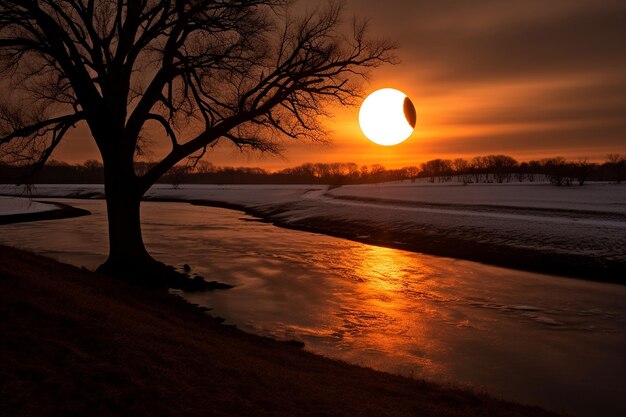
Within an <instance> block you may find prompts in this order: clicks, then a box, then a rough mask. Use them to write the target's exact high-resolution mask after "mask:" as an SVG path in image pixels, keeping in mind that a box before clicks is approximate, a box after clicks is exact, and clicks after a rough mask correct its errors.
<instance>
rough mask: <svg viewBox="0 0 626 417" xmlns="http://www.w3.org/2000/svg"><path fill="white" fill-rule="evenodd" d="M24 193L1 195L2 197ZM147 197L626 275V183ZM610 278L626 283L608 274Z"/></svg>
mask: <svg viewBox="0 0 626 417" xmlns="http://www.w3.org/2000/svg"><path fill="white" fill-rule="evenodd" d="M20 193H21V190H20V189H17V188H15V187H10V186H0V194H5V195H6V194H12V195H20ZM33 195H34V196H37V197H77V198H102V197H103V187H102V186H101V185H40V186H37V187H36V189H35V190H34V191H33ZM146 197H147V198H148V199H156V198H159V199H171V200H181V201H202V200H204V201H208V202H211V203H215V202H218V203H227V204H234V205H238V206H241V207H243V208H246V209H248V210H250V211H252V212H254V213H255V214H257V215H260V216H263V217H265V218H268V219H269V220H272V221H274V222H275V223H277V224H280V225H283V226H289V227H296V228H304V229H308V230H315V231H320V232H324V233H329V234H334V235H339V236H345V237H348V238H353V239H357V240H362V241H367V242H372V243H381V244H386V245H391V246H396V247H400V248H403V247H404V248H407V249H412V250H417V251H424V252H430V253H435V254H442V255H446V254H447V255H448V256H458V257H462V256H464V254H465V253H467V254H470V253H473V254H472V255H471V256H470V255H467V256H468V257H469V258H471V259H476V260H482V261H485V262H495V263H498V261H499V256H500V254H501V255H502V258H503V259H504V258H505V257H506V256H509V257H511V258H515V257H516V256H518V255H519V254H520V253H522V254H524V253H527V254H530V255H528V258H527V260H524V261H523V262H528V264H524V263H523V262H522V263H520V262H518V263H517V264H516V265H514V266H518V267H525V266H527V267H528V268H530V269H541V268H539V267H536V265H533V264H532V263H533V262H537V263H542V262H543V263H547V264H550V263H551V262H552V263H554V265H553V268H552V269H550V270H554V271H557V272H558V271H559V270H560V269H559V268H561V267H560V266H559V265H561V266H562V269H563V272H562V273H564V274H570V273H574V274H576V273H577V269H576V268H578V264H576V263H575V262H574V261H576V262H578V261H577V260H576V259H573V260H572V259H570V258H571V257H576V258H577V259H579V260H581V259H582V261H580V262H581V267H582V268H583V269H584V268H585V265H587V272H581V274H582V275H590V274H594V273H595V271H596V270H597V271H598V274H599V275H600V273H601V272H600V270H601V269H602V268H605V269H606V271H619V273H621V271H622V270H623V271H626V249H625V248H626V184H620V185H618V184H608V183H590V184H586V185H585V186H583V187H578V186H571V187H555V186H551V185H549V184H545V183H533V184H528V183H526V184H470V185H466V186H464V185H462V184H455V183H445V184H438V183H434V184H431V183H423V182H421V183H410V182H405V183H386V184H372V185H355V186H343V187H339V188H334V189H331V190H328V187H326V186H320V185H223V186H222V185H181V186H180V187H179V188H173V187H172V186H170V185H156V186H154V187H153V188H152V189H151V190H150V191H149V192H148V194H147V195H146ZM486 252H489V253H486ZM507 254H508V255H507ZM531 255H532V256H531ZM552 258H554V259H553V260H551V259H552ZM524 259H526V258H524ZM571 262H574V263H571ZM502 263H503V264H506V262H502ZM596 264H597V265H596ZM607 265H608V266H607ZM611 265H613V266H611ZM615 265H617V269H616V268H615ZM535 267H536V268H535ZM548 269H549V268H548ZM609 274H615V273H614V272H609ZM624 276H625V277H626V274H625V275H624ZM592 278H593V277H592ZM604 278H608V279H613V280H619V281H622V280H624V277H618V276H609V277H607V276H606V273H605V274H604Z"/></svg>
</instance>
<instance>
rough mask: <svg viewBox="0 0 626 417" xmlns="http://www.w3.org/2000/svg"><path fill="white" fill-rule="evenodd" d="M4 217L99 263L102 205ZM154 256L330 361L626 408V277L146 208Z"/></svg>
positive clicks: (612, 412)
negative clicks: (533, 267) (578, 274)
mask: <svg viewBox="0 0 626 417" xmlns="http://www.w3.org/2000/svg"><path fill="white" fill-rule="evenodd" d="M55 201H62V202H65V203H67V204H71V205H73V206H76V207H80V208H85V209H87V210H90V211H91V212H92V213H93V215H92V216H87V217H81V218H74V219H64V220H54V221H42V222H33V223H21V224H14V225H6V226H2V227H1V229H0V230H1V231H2V233H1V234H0V243H5V244H11V245H14V246H19V247H23V248H27V249H30V250H35V251H37V252H40V253H43V254H45V255H48V256H52V257H55V258H57V259H60V260H62V261H65V262H69V263H72V264H75V265H79V266H86V267H88V268H95V267H97V265H99V264H100V263H102V262H103V261H104V259H105V256H106V251H107V235H106V216H105V206H104V203H103V202H102V201H89V200H58V199H57V200H55ZM142 215H143V225H144V226H143V229H144V236H145V240H146V243H147V246H148V248H149V250H150V252H151V253H152V254H153V255H154V256H155V257H156V258H158V259H160V260H162V261H164V262H167V263H170V264H172V265H178V266H181V265H182V264H184V263H188V264H191V265H192V267H193V272H195V273H198V274H200V275H203V276H205V277H207V278H208V279H210V280H213V279H215V280H218V281H222V282H227V283H231V284H234V285H236V287H235V288H234V289H232V290H228V291H219V292H212V293H201V294H186V295H184V296H185V297H186V298H187V299H188V300H189V301H191V302H193V303H196V304H201V305H203V306H206V307H210V308H212V309H213V310H212V311H211V313H212V314H213V315H216V316H221V317H224V318H225V319H226V321H227V322H228V323H232V324H236V325H237V326H239V327H240V328H242V329H244V330H246V331H251V332H254V333H258V334H263V335H269V336H273V337H277V338H283V339H297V340H301V341H303V342H305V344H306V348H307V349H309V350H311V351H313V352H317V353H321V354H324V355H327V356H330V357H334V358H339V359H343V360H346V361H349V362H353V363H357V364H362V365H366V366H370V367H373V368H376V369H381V370H385V371H389V372H393V373H400V374H403V375H410V376H415V377H420V378H428V379H434V380H437V381H443V382H453V383H455V384H458V383H462V384H466V385H470V386H472V387H474V388H476V389H479V390H485V391H488V392H489V393H492V394H494V395H497V396H501V397H503V398H507V399H511V400H516V401H520V402H524V403H528V404H538V405H543V406H545V407H548V408H550V409H553V410H556V411H561V410H564V411H568V412H571V413H573V414H579V415H589V416H594V415H595V416H616V415H626V402H625V401H624V400H623V398H625V396H626V384H625V383H624V378H623V377H624V375H626V355H624V352H626V335H625V329H626V326H625V324H626V319H625V318H626V301H625V300H626V287H624V286H620V285H613V284H602V283H594V282H587V281H582V280H575V279H569V278H560V277H554V276H547V275H542V274H535V273H527V272H520V271H516V270H510V269H505V268H498V267H492V266H487V265H483V264H479V263H474V262H468V261H460V260H454V259H449V258H442V257H435V256H428V255H423V254H417V253H412V252H406V251H401V250H397V249H387V248H381V247H377V246H371V245H366V244H362V243H357V242H352V241H348V240H343V239H338V238H333V237H329V236H324V235H318V234H312V233H307V232H301V231H295V230H288V229H281V228H277V227H275V226H273V225H270V224H267V223H262V222H258V221H255V219H254V218H252V217H249V216H247V215H243V214H241V213H239V212H237V211H232V210H225V209H218V208H211V207H201V206H192V205H189V204H186V203H153V202H148V203H144V204H143V209H142Z"/></svg>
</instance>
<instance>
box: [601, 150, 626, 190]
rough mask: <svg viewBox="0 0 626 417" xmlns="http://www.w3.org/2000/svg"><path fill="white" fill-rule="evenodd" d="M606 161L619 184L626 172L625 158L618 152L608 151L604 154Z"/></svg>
mask: <svg viewBox="0 0 626 417" xmlns="http://www.w3.org/2000/svg"><path fill="white" fill-rule="evenodd" d="M606 162H607V164H608V165H609V168H610V170H611V173H612V175H613V178H614V179H615V182H617V183H618V184H621V182H622V179H623V178H624V174H625V173H626V158H624V157H622V156H621V155H620V154H618V153H610V154H608V155H607V156H606Z"/></svg>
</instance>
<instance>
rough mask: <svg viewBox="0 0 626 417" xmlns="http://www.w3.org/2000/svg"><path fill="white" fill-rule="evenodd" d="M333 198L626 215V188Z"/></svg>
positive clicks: (361, 190)
mask: <svg viewBox="0 0 626 417" xmlns="http://www.w3.org/2000/svg"><path fill="white" fill-rule="evenodd" d="M329 195H330V196H333V197H339V198H352V199H375V200H388V201H395V202H412V203H422V204H424V203H425V204H461V205H491V206H504V207H521V208H545V209H559V210H579V211H595V212H608V213H621V214H626V184H609V183H588V184H586V185H584V186H583V187H579V186H570V187H555V186H553V185H550V184H547V183H534V184H529V183H508V184H469V185H463V184H460V183H443V184H439V183H434V184H431V183H411V182H405V183H381V184H367V185H348V186H344V187H340V188H336V189H334V190H331V191H330V192H329Z"/></svg>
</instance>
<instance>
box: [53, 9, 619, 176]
mask: <svg viewBox="0 0 626 417" xmlns="http://www.w3.org/2000/svg"><path fill="white" fill-rule="evenodd" d="M300 3H301V7H307V4H308V5H317V4H319V2H318V1H314V0H306V1H305V0H301V2H300ZM347 6H348V9H349V13H356V14H357V15H360V16H365V17H369V18H370V20H371V29H372V34H373V35H375V36H384V37H390V38H392V39H395V40H397V41H398V43H399V44H400V49H399V50H398V56H399V58H400V59H401V61H402V62H401V63H400V64H398V65H395V66H387V67H384V68H382V69H379V70H377V71H375V72H373V73H372V74H371V80H370V82H369V83H365V84H364V86H363V87H364V91H365V92H366V93H369V92H372V91H374V90H376V89H378V88H383V87H393V88H397V89H399V90H402V91H404V92H405V93H406V94H408V95H409V97H410V98H411V99H412V101H413V103H414V104H415V107H416V109H417V114H418V125H417V128H416V130H415V132H414V133H413V135H412V136H411V137H410V138H409V140H407V141H406V142H404V143H403V144H400V145H397V146H394V147H383V146H380V145H375V144H373V143H371V142H369V141H368V140H367V139H366V138H365V136H364V135H363V134H362V132H361V131H360V129H359V127H358V107H354V108H340V107H337V108H334V109H333V115H334V117H333V118H332V119H331V120H328V121H326V122H325V123H326V125H327V126H328V128H329V129H331V130H332V133H331V137H330V139H331V141H332V143H331V144H330V145H321V144H306V143H293V142H291V143H286V145H285V150H284V152H283V154H282V156H271V155H259V154H254V153H253V154H241V153H240V152H239V151H238V150H235V149H232V148H231V147H230V146H228V145H226V144H225V145H220V146H218V147H217V149H215V150H214V151H213V153H211V154H210V155H208V156H207V160H208V161H210V162H212V163H214V164H216V165H237V166H240V165H246V166H261V167H264V168H267V169H272V170H273V169H280V168H284V167H287V166H293V165H297V164H301V163H304V162H356V163H359V164H374V163H380V164H383V165H385V166H387V167H400V166H406V165H415V164H419V163H420V162H423V161H425V160H428V159H433V158H454V157H459V156H460V157H472V156H475V155H482V154H488V153H506V154H509V155H512V156H514V157H516V158H518V159H520V160H525V159H534V158H542V157H546V156H554V155H561V156H565V157H568V158H579V157H587V158H589V159H591V160H602V159H604V157H605V156H606V154H607V153H626V54H625V53H624V50H623V48H624V41H623V40H624V39H626V2H624V1H621V0H579V1H571V0H551V1H550V2H545V1H538V0H527V1H523V2H520V1H517V0H506V1H505V0H473V1H471V2H469V1H465V0H442V1H437V2H433V1H427V0H386V1H384V2H380V1H377V0H350V1H347ZM153 140H154V142H155V147H154V149H155V150H154V151H153V157H154V158H156V157H158V156H159V155H160V154H161V151H162V150H164V149H165V146H166V142H165V141H162V140H160V139H159V138H153ZM53 157H54V158H56V159H59V160H64V161H68V162H83V161H84V160H86V159H98V155H97V150H96V148H95V145H94V144H93V141H92V140H91V139H90V138H89V137H88V132H87V131H86V129H84V128H79V129H77V131H76V132H75V133H74V134H73V135H72V136H71V137H69V138H68V140H67V141H66V142H65V143H63V144H62V145H61V146H60V147H59V148H58V149H57V150H56V151H55V154H54V156H53Z"/></svg>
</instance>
